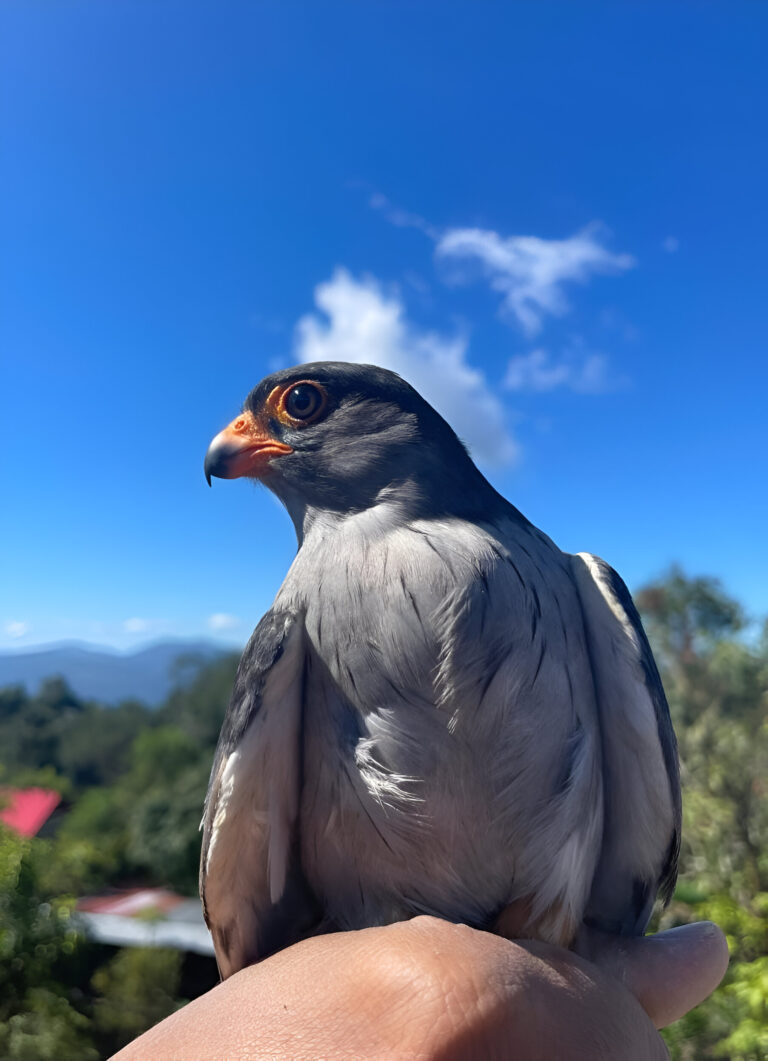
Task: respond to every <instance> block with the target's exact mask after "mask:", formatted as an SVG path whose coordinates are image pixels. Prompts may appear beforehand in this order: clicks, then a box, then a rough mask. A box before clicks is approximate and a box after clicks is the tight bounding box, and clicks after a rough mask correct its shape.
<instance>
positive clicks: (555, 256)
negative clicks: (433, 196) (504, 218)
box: [435, 225, 635, 335]
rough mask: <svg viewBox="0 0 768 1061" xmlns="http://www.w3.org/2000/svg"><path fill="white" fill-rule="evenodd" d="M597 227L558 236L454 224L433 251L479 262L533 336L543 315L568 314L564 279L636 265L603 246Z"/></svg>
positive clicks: (511, 311) (580, 278) (580, 280)
mask: <svg viewBox="0 0 768 1061" xmlns="http://www.w3.org/2000/svg"><path fill="white" fill-rule="evenodd" d="M598 231H599V229H598V228H597V226H595V225H591V226H588V227H587V228H585V229H582V231H581V232H577V233H576V235H574V236H571V237H569V238H568V239H561V240H557V239H541V238H540V237H539V236H508V237H502V236H500V235H499V233H498V232H493V231H492V230H490V229H482V228H453V229H448V230H447V231H446V232H445V233H444V234H443V235H442V236H441V237H440V239H439V241H438V244H437V248H436V252H435V253H436V255H437V257H438V258H443V259H447V258H452V259H464V260H475V261H478V262H480V264H481V265H482V266H483V268H484V270H485V272H486V274H487V275H488V276H489V277H490V282H491V286H492V287H493V289H494V290H495V291H499V292H500V293H501V294H502V295H503V296H504V297H503V300H502V309H503V311H504V312H505V313H509V314H512V315H513V316H514V317H515V318H516V319H517V320H518V322H519V323H520V324H521V325H522V327H523V329H524V330H525V331H526V332H527V333H528V334H529V335H532V334H534V333H535V332H537V331H538V330H539V329H540V327H541V324H542V320H543V318H544V317H545V316H546V315H548V314H549V315H552V316H562V314H564V313H566V312H567V310H568V303H567V301H566V299H565V295H564V294H563V287H564V285H565V284H566V283H586V282H587V280H588V279H589V278H590V276H591V275H592V274H593V273H620V272H623V271H624V270H626V269H630V268H631V267H632V266H633V265H634V264H635V260H634V258H633V257H632V256H631V255H629V254H613V253H612V252H611V251H609V250H607V248H605V247H604V246H603V245H602V244H601V243H600V242H599V240H598Z"/></svg>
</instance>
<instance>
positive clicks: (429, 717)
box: [200, 362, 681, 977]
mask: <svg viewBox="0 0 768 1061" xmlns="http://www.w3.org/2000/svg"><path fill="white" fill-rule="evenodd" d="M205 474H206V477H207V479H208V482H209V484H210V481H211V476H217V477H219V478H223V479H233V478H237V477H240V476H245V477H247V478H251V479H255V480H258V481H260V482H262V483H263V484H264V485H265V486H267V487H268V488H269V489H270V490H271V491H272V492H273V493H274V494H275V495H276V496H277V497H278V498H279V499H280V501H281V502H282V503H283V504H284V506H285V508H286V509H287V511H288V513H289V515H290V517H291V519H292V521H293V524H294V527H295V529H296V535H297V538H298V551H297V554H296V558H295V559H294V561H293V563H292V564H291V567H290V569H289V571H288V573H287V575H286V577H285V581H284V582H283V584H282V586H281V587H280V590H279V592H278V594H277V597H276V598H275V601H274V603H273V605H272V607H271V608H270V610H269V611H268V612H267V613H266V615H264V617H263V618H262V619H261V621H260V622H259V624H258V626H257V627H256V629H255V631H254V633H253V636H252V637H251V639H250V641H249V642H248V645H247V647H246V649H245V652H244V653H243V657H242V659H241V661H240V665H239V668H238V672H237V677H236V679H235V684H234V689H233V693H232V698H231V702H230V705H229V709H228V711H227V714H226V717H225V719H224V723H223V726H222V730H221V736H220V738H219V742H218V747H217V749H216V754H215V758H214V762H213V768H212V771H211V778H210V784H209V788H208V794H207V797H206V803H205V811H204V817H203V823H202V828H203V844H202V857H201V868H200V892H201V897H202V900H203V908H204V911H205V916H206V920H207V923H208V925H209V927H210V929H211V933H212V936H213V940H214V946H215V950H216V956H217V960H218V963H219V968H220V970H221V974H222V976H223V977H227V976H230V975H231V974H232V973H234V972H236V971H237V970H239V969H241V968H243V967H244V966H245V965H248V964H251V963H253V962H255V961H258V960H259V959H261V958H264V957H266V956H268V955H270V954H272V953H274V952H275V951H277V950H279V949H281V948H283V947H286V946H289V945H290V944H292V943H294V942H296V941H298V940H300V939H302V938H304V937H306V936H309V935H312V934H315V933H318V932H327V931H338V930H344V929H357V928H363V927H367V926H373V925H382V924H387V923H390V922H393V921H397V920H403V919H406V918H410V917H413V916H415V915H417V914H432V915H435V916H438V917H442V918H445V919H448V920H452V921H457V922H459V921H460V922H464V923H467V924H470V925H473V926H475V927H480V928H486V929H489V930H493V931H497V932H500V933H502V934H504V935H507V936H510V937H526V938H536V939H540V940H544V941H547V942H552V943H555V944H560V945H563V946H570V945H573V943H574V940H575V938H576V935H577V932H578V931H579V929H580V927H581V926H582V925H583V924H586V925H588V926H595V927H597V928H599V929H602V930H604V931H607V932H611V933H617V934H620V935H636V934H642V933H643V932H644V930H645V927H646V925H647V922H648V919H649V917H650V914H651V910H652V907H653V904H654V900H655V898H656V896H657V893H658V894H660V896H661V898H662V899H664V900H668V898H669V896H670V895H671V893H672V891H673V889H674V885H675V880H676V875H677V857H678V851H679V846H680V821H681V812H680V785H679V772H678V762H677V750H676V742H675V736H674V732H673V729H672V725H671V722H670V717H669V709H668V706H667V702H666V699H665V696H664V691H663V689H662V685H661V682H660V679H659V674H658V671H657V668H656V665H655V663H654V660H653V656H652V654H651V650H650V647H649V645H648V641H647V639H646V636H645V633H644V631H643V628H642V625H641V622H640V618H639V616H638V613H637V611H636V609H635V606H634V604H633V602H632V599H631V597H630V595H629V592H628V591H627V588H626V586H625V585H624V583H623V582H622V580H621V579H620V578H619V576H618V575H617V574H616V572H615V571H613V570H612V569H611V568H610V567H609V566H608V565H607V564H606V563H604V562H603V561H602V560H600V559H598V558H597V557H595V556H591V555H590V554H588V553H579V554H578V555H570V554H568V553H563V552H561V551H560V549H558V547H557V546H556V545H555V544H554V543H553V542H552V541H551V540H550V539H549V538H548V537H547V536H546V535H545V534H543V533H542V532H541V531H540V530H538V529H537V528H536V527H535V526H534V525H533V524H532V523H530V522H529V521H528V520H527V519H526V518H525V517H524V516H523V515H522V514H521V513H520V512H519V511H518V510H517V509H516V508H515V507H514V506H513V505H511V504H510V503H509V502H508V501H506V500H505V499H504V498H503V497H502V496H501V495H500V494H499V493H497V491H496V490H495V489H494V488H493V487H492V486H491V485H490V483H489V482H488V481H487V480H486V479H485V478H484V477H483V475H482V474H481V473H480V471H479V470H478V469H477V467H476V466H475V465H474V463H473V462H472V460H471V458H470V456H469V454H468V452H467V450H466V449H465V447H464V445H463V444H462V443H461V442H460V440H459V439H458V438H457V436H456V434H455V433H454V432H453V430H452V429H451V428H450V426H449V425H448V424H447V423H446V421H445V420H444V419H443V418H442V417H441V416H440V415H439V414H438V413H437V412H436V411H435V410H434V409H433V408H432V407H431V406H430V405H429V404H428V403H427V402H426V401H425V400H424V399H423V398H422V397H421V396H420V395H419V394H418V393H417V392H416V391H415V390H414V389H413V388H412V387H411V386H409V384H408V383H406V382H405V381H404V380H402V379H401V378H400V377H399V376H397V375H395V374H394V373H392V372H389V371H386V370H384V369H382V368H378V367H375V366H372V365H358V364H346V363H343V362H317V363H314V364H304V365H300V366H298V367H296V368H290V369H286V370H284V371H280V372H276V373H274V374H273V375H271V376H268V377H267V378H266V379H264V380H263V381H262V382H261V383H260V384H258V386H257V387H256V388H255V389H254V390H253V391H251V393H250V394H249V395H248V397H247V399H246V401H245V404H244V406H243V411H242V412H241V414H240V415H239V416H238V417H237V418H236V419H235V420H233V421H232V423H231V424H230V425H229V426H228V427H226V428H225V429H224V430H223V431H222V432H220V433H219V434H218V435H217V436H216V437H215V438H214V439H213V441H212V443H211V445H210V448H209V449H208V453H207V455H206V458H205Z"/></svg>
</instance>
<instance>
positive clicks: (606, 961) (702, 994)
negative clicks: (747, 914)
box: [579, 921, 728, 1028]
mask: <svg viewBox="0 0 768 1061" xmlns="http://www.w3.org/2000/svg"><path fill="white" fill-rule="evenodd" d="M579 952H580V953H581V954H583V956H584V957H586V958H589V960H590V961H592V962H594V963H595V964H596V965H599V966H600V967H601V968H602V969H604V970H605V971H606V972H608V973H610V974H611V975H612V976H614V977H616V978H617V979H618V980H620V981H621V982H622V983H623V984H625V985H626V987H628V988H629V990H630V991H631V992H632V994H633V995H634V996H635V997H636V998H637V999H638V1001H639V1002H640V1004H641V1005H642V1007H643V1009H644V1010H645V1011H646V1013H647V1014H648V1016H649V1017H650V1018H651V1020H652V1021H653V1022H654V1024H655V1025H656V1027H657V1028H665V1027H666V1026H667V1025H668V1024H672V1022H673V1021H676V1020H679V1019H680V1018H681V1017H682V1016H684V1015H685V1014H686V1013H687V1012H688V1011H689V1010H691V1009H693V1008H694V1006H698V1005H699V1003H700V1002H703V1001H704V999H705V998H706V997H707V996H708V995H710V994H711V993H712V992H713V991H714V990H715V988H716V987H717V985H718V984H719V983H720V981H721V980H722V979H723V977H724V976H725V971H726V969H727V968H728V944H727V943H726V941H725V936H724V935H723V933H722V932H721V931H720V929H719V928H718V927H717V925H713V924H712V922H711V921H700V922H698V923H697V924H693V925H682V926H681V927H680V928H672V929H669V930H668V931H666V932H659V933H658V934H657V935H655V936H638V937H636V938H634V939H632V938H627V937H616V936H609V935H607V934H605V933H599V932H595V931H593V930H590V931H589V932H588V934H586V935H585V936H584V937H583V938H582V940H580V945H579Z"/></svg>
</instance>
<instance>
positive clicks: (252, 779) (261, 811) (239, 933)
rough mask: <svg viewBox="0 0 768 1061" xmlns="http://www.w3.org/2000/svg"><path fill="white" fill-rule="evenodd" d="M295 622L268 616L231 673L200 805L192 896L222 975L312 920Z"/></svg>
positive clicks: (282, 614)
mask: <svg viewBox="0 0 768 1061" xmlns="http://www.w3.org/2000/svg"><path fill="white" fill-rule="evenodd" d="M303 670H304V624H303V618H302V617H300V616H298V615H296V614H295V613H293V612H289V611H269V612H267V614H266V615H265V616H264V617H263V619H262V620H261V622H260V623H259V624H258V626H257V627H256V629H255V631H254V632H253V635H252V637H251V639H250V641H249V642H248V645H247V646H246V649H245V652H244V653H243V657H242V659H241V661H240V666H239V667H238V671H237V676H236V678H235V685H234V689H233V691H232V697H231V700H230V704H229V708H228V710H227V714H226V716H225V718H224V723H223V725H222V729H221V734H220V737H219V742H218V746H217V748H216V755H215V758H214V762H213V768H212V770H211V778H210V782H209V786H208V794H207V796H206V801H205V810H204V813H203V821H202V829H203V844H202V853H201V861H200V896H201V899H202V901H203V911H204V913H205V919H206V922H207V924H208V926H209V928H210V929H211V933H212V936H213V940H214V946H215V950H216V958H217V961H218V963H219V969H220V971H221V974H222V976H223V977H227V976H229V975H231V974H232V973H233V972H236V971H237V970H238V969H240V968H242V967H243V966H245V965H248V964H250V963H252V962H254V961H256V960H258V959H260V958H264V957H266V956H267V955H268V954H271V953H272V952H274V951H275V950H279V949H280V948H281V947H284V946H287V945H288V944H289V943H291V942H294V941H295V939H297V938H299V936H300V935H301V934H303V932H304V931H306V929H307V927H308V926H309V925H311V924H312V923H313V922H314V920H315V919H316V912H315V902H314V900H313V897H312V896H311V894H310V892H309V888H308V886H307V885H306V881H305V880H304V877H303V874H302V873H301V869H300V866H299V859H298V841H297V818H298V808H299V794H300V787H301V776H300V772H301V726H302V709H303V708H302V699H303Z"/></svg>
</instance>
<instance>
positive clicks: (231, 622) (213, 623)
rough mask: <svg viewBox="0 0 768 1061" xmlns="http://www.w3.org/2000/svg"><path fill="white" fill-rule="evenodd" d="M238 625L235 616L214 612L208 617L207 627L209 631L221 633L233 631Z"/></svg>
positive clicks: (238, 621)
mask: <svg viewBox="0 0 768 1061" xmlns="http://www.w3.org/2000/svg"><path fill="white" fill-rule="evenodd" d="M239 625H240V620H239V619H238V617H237V616H236V615H227V613H226V612H214V613H213V615H209V616H208V626H209V627H210V629H211V630H215V631H216V632H217V633H221V632H222V631H223V630H234V629H235V628H236V627H238V626H239Z"/></svg>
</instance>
